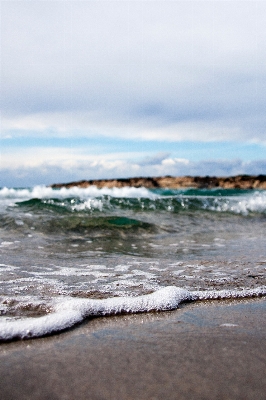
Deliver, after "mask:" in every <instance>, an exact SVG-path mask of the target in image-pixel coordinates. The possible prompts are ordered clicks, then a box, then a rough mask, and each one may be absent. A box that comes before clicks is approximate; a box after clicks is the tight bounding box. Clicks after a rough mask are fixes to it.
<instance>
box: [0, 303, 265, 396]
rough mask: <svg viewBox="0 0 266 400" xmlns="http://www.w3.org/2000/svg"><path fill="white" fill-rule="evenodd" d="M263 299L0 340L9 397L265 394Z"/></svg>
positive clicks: (0, 385) (0, 370)
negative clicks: (44, 336) (6, 341)
mask: <svg viewBox="0 0 266 400" xmlns="http://www.w3.org/2000/svg"><path fill="white" fill-rule="evenodd" d="M265 311H266V301H265V298H260V299H251V300H241V301H240V300H233V301H210V302H196V303H188V304H183V305H182V306H181V307H180V308H179V309H177V310H175V311H171V312H160V313H148V314H141V315H140V314H139V315H136V314H131V315H124V316H123V315H122V316H117V317H103V318H95V319H91V320H88V321H86V322H85V323H83V324H81V325H79V326H76V327H75V328H73V329H71V330H69V331H66V332H63V333H61V334H57V335H53V336H49V337H46V338H40V339H30V340H25V341H17V342H10V343H3V344H1V345H0V374H1V382H0V392H1V399H2V400H7V399H8V400H12V399H21V400H23V399H36V400H43V399H48V398H49V399H74V398H77V399H80V400H83V399H84V400H85V399H91V400H94V399H95V400H98V399H123V400H127V399H143V400H144V399H145V400H147V399H163V398H165V399H180V400H182V399H184V400H187V399H191V398H197V399H217V400H218V399H219V400H221V399H243V398H245V399H248V400H249V399H250V400H251V399H255V398H256V399H264V398H265V397H264V396H265V392H266V381H265V372H266V351H265V350H266V333H265V332H266V330H265V328H266V313H265Z"/></svg>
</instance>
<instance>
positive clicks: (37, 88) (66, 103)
mask: <svg viewBox="0 0 266 400" xmlns="http://www.w3.org/2000/svg"><path fill="white" fill-rule="evenodd" d="M1 6H2V26H1V45H2V49H1V67H2V68H1V69H2V76H1V79H2V82H1V88H2V123H1V130H2V134H4V135H8V134H12V135H20V134H22V133H23V134H24V135H25V132H26V133H27V134H32V135H36V134H39V135H47V136H49V134H50V133H51V132H53V134H56V135H61V136H64V135H66V136H67V135H70V134H72V133H73V132H77V133H79V134H81V135H83V136H84V135H87V136H92V135H99V134H100V135H106V136H110V137H125V136H126V137H127V138H128V139H130V138H140V139H143V140H147V139H152V140H158V139H162V138H163V139H164V140H171V141H174V140H177V141H178V140H193V141H194V140H198V141H204V140H205V141H206V140H208V141H209V140H221V139H222V140H239V141H243V140H245V141H250V140H253V141H257V142H263V141H265V126H266V117H265V91H266V78H265V59H266V37H265V12H266V3H265V2H262V1H223V2H221V1H211V2H207V1H206V2H205V1H188V2H185V1H184V2H179V1H125V2H122V1H110V2H107V1H96V0H95V1H80V2H78V1H61V2H58V1H47V2H46V1H12V2H8V1H6V2H2V4H1ZM30 131H31V132H30Z"/></svg>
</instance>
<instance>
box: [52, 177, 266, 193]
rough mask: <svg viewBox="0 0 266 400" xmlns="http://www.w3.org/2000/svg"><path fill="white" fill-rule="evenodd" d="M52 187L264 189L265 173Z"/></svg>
mask: <svg viewBox="0 0 266 400" xmlns="http://www.w3.org/2000/svg"><path fill="white" fill-rule="evenodd" d="M50 186H51V187H52V188H55V189H59V188H62V187H65V188H71V187H74V186H77V187H80V188H87V187H89V186H96V187H97V188H103V187H107V188H113V187H118V188H121V187H126V186H129V187H145V188H147V189H156V188H169V189H181V188H198V189H212V188H223V189H264V190H266V175H237V176H229V177H216V176H204V177H203V176H183V177H175V176H161V177H153V178H152V177H136V178H121V179H91V180H81V181H75V182H69V183H55V184H53V185H50Z"/></svg>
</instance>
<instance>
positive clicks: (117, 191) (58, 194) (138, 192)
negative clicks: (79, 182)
mask: <svg viewBox="0 0 266 400" xmlns="http://www.w3.org/2000/svg"><path fill="white" fill-rule="evenodd" d="M101 196H111V197H118V198H124V197H126V198H133V197H135V198H140V197H145V198H156V197H158V196H157V195H155V194H153V193H152V192H151V191H149V190H148V189H146V188H144V187H141V188H135V187H123V188H106V187H105V188H101V189H98V188H97V187H96V186H89V187H88V188H79V187H72V188H69V189H67V188H60V189H56V190H55V189H53V188H51V187H46V186H34V187H33V188H31V189H14V188H6V187H4V188H2V189H0V199H12V200H27V199H32V198H38V199H47V198H58V199H64V198H69V197H78V198H80V199H89V198H95V197H101ZM88 206H89V203H88Z"/></svg>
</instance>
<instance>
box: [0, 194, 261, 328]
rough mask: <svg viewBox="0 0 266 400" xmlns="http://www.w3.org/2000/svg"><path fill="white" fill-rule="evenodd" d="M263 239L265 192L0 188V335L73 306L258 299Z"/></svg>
mask: <svg viewBox="0 0 266 400" xmlns="http://www.w3.org/2000/svg"><path fill="white" fill-rule="evenodd" d="M265 232H266V192H265V191H244V190H225V189H223V190H222V189H215V190H203V189H202V190H199V189H197V190H196V189H187V190H162V189H160V190H147V189H145V188H122V189H117V188H115V189H107V188H106V189H97V188H96V187H90V188H87V189H79V188H72V189H64V188H63V189H59V190H55V189H51V188H46V187H35V188H30V189H27V188H22V189H8V188H2V189H1V190H0V254H1V261H0V263H1V264H0V281H1V292H0V299H1V300H0V311H1V315H2V317H1V319H2V325H0V330H1V327H2V329H4V328H3V327H6V325H7V324H12V323H13V322H14V323H18V321H20V322H21V323H22V322H23V324H24V325H23V326H24V327H25V326H27V324H29V323H30V321H31V319H32V318H33V319H41V318H44V317H45V316H51V315H56V312H57V311H56V310H57V309H56V307H58V304H59V303H60V304H63V303H64V302H65V301H68V300H69V299H70V300H71V299H73V298H79V299H87V300H88V299H107V300H108V298H110V297H117V296H133V297H135V296H143V295H146V294H148V293H152V292H154V291H157V290H160V289H162V288H164V287H167V286H175V287H178V288H181V289H185V290H186V291H188V292H189V293H190V294H191V293H195V292H200V293H201V294H202V296H203V297H204V296H205V297H206V298H208V296H209V297H211V296H210V294H211V292H212V291H213V293H216V295H215V296H216V297H219V296H218V295H217V291H224V292H223V293H225V291H226V293H227V294H228V295H227V296H226V297H228V296H229V297H230V296H232V297H233V296H238V297H239V296H240V295H241V294H242V296H243V297H245V296H246V295H254V296H255V295H260V294H263V293H264V292H265V287H266V277H265V271H266V235H265ZM214 291H215V292H214ZM159 293H161V292H159ZM203 293H205V294H204V295H203ZM221 293H222V292H221ZM157 300H158V296H157ZM157 300H156V301H157ZM164 300H165V302H167V301H168V300H169V299H168V300H167V295H166V296H165V299H164ZM184 300H186V298H184V299H181V300H180V301H184ZM178 304H179V301H177V304H176V306H177V305H178ZM95 307H96V308H97V307H98V306H96V305H95ZM85 308H86V307H85ZM161 308H163V306H162V305H161ZM128 310H129V311H131V312H132V311H133V310H130V307H129V308H128ZM144 311H145V310H144ZM85 314H86V313H85ZM87 314H88V313H87ZM87 314H86V315H87ZM82 318H83V317H82ZM35 323H36V322H35ZM0 324H1V323H0ZM17 336H19V335H17ZM24 336H25V335H24Z"/></svg>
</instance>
